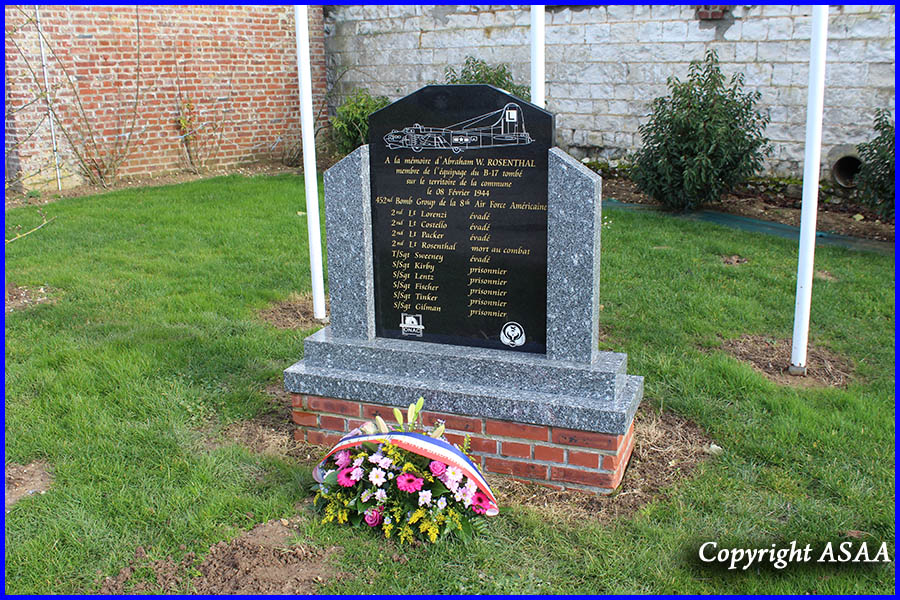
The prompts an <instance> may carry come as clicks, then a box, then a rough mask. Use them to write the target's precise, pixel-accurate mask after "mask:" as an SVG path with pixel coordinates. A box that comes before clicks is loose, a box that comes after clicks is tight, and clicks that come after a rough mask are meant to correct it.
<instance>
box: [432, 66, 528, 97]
mask: <svg viewBox="0 0 900 600" xmlns="http://www.w3.org/2000/svg"><path fill="white" fill-rule="evenodd" d="M444 80H445V81H446V82H447V83H452V84H460V83H485V84H487V85H492V86H494V87H498V88H500V89H501V90H506V91H507V92H509V93H510V94H512V95H513V96H518V97H519V98H522V99H523V100H531V90H530V89H529V87H528V86H527V85H518V84H516V83H515V82H514V81H513V77H512V73H510V72H509V65H507V64H505V63H500V64H499V65H497V66H496V67H492V66H490V65H489V64H487V62H485V61H483V60H481V59H480V58H475V57H474V56H467V57H466V60H465V62H464V63H463V66H462V68H461V69H460V70H459V73H457V72H456V69H454V68H453V67H447V70H446V71H444Z"/></svg>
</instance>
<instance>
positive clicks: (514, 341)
mask: <svg viewBox="0 0 900 600" xmlns="http://www.w3.org/2000/svg"><path fill="white" fill-rule="evenodd" d="M500 341H501V342H503V343H504V344H506V345H507V346H509V347H510V348H516V347H518V346H521V345H522V344H524V343H525V330H524V329H522V326H521V325H519V324H518V323H516V322H515V321H510V322H509V323H507V324H506V325H504V326H503V329H501V330H500Z"/></svg>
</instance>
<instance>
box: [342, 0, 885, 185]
mask: <svg viewBox="0 0 900 600" xmlns="http://www.w3.org/2000/svg"><path fill="white" fill-rule="evenodd" d="M713 9H715V10H713ZM811 10H812V9H811V7H810V6H795V5H791V6H788V5H782V6H769V5H766V6H761V5H756V6H727V7H719V6H716V7H702V6H656V5H653V6H650V5H619V6H617V5H596V6H556V7H554V6H548V7H547V8H546V15H545V21H546V58H547V62H546V76H547V88H546V95H547V109H548V110H550V111H552V112H554V113H556V114H557V136H558V143H559V144H560V145H561V146H562V147H563V148H564V149H566V150H568V151H569V152H570V153H571V154H573V155H575V156H576V157H578V158H581V157H583V156H592V157H601V158H619V157H622V156H624V155H625V154H626V153H628V152H633V151H634V150H636V149H637V148H639V147H640V144H641V139H640V135H639V133H638V126H639V125H640V124H641V123H643V122H645V117H646V115H647V114H648V112H649V103H650V101H651V100H652V99H653V98H655V97H657V96H660V95H663V94H665V93H666V80H667V78H668V77H670V76H677V77H680V78H684V77H685V76H686V74H687V69H688V65H689V63H690V61H691V60H699V59H701V58H702V57H703V55H704V54H705V52H706V50H708V49H710V48H714V49H715V50H716V51H717V52H718V54H719V58H720V61H721V62H722V65H723V70H724V71H725V72H726V73H728V74H732V73H737V72H741V73H743V74H744V75H745V78H746V79H745V83H746V86H745V89H747V90H758V91H759V92H760V93H761V94H762V99H761V106H762V108H764V109H765V110H768V111H769V114H770V116H771V123H770V125H769V127H768V130H767V132H766V134H767V136H768V137H769V138H770V139H771V140H772V142H773V146H774V152H773V154H772V156H771V157H770V159H769V161H768V165H767V168H768V172H769V173H770V174H775V175H782V176H799V175H800V174H801V173H802V165H801V163H802V159H803V145H804V137H805V124H806V98H807V79H808V73H809V43H810V42H809V40H810V28H811V21H812V17H811V14H812V13H811ZM829 14H830V16H829V28H828V34H829V41H828V55H827V60H828V67H827V70H826V93H825V115H824V131H823V143H824V148H823V153H822V156H823V165H824V166H826V167H827V166H830V165H828V164H827V160H828V158H827V157H828V152H829V150H831V149H832V148H834V147H836V146H839V145H842V144H856V143H859V142H861V141H865V140H868V139H871V138H872V137H874V135H875V133H874V130H873V128H872V117H873V115H874V110H875V109H876V108H887V109H891V110H893V109H894V46H895V43H894V36H895V30H894V7H893V6H869V5H840V6H832V7H831V9H830V13H829ZM720 16H721V18H717V17H720ZM529 23H530V13H529V7H528V6H527V5H521V6H503V5H458V6H372V5H366V6H359V5H355V6H348V5H343V6H330V7H328V8H327V11H326V18H325V32H326V35H325V47H326V56H327V60H328V78H329V83H330V84H331V85H333V86H334V92H335V97H334V98H332V99H331V102H332V104H333V105H332V108H333V107H334V104H335V103H339V102H340V99H341V98H342V97H343V96H344V95H346V94H348V93H349V92H351V91H352V90H353V89H354V88H356V87H366V88H369V90H370V91H371V92H372V93H375V94H384V95H387V96H389V97H390V98H391V99H392V100H395V99H397V98H399V97H401V96H404V95H406V94H409V93H411V92H413V91H414V90H416V89H418V88H419V87H421V86H423V85H426V84H428V83H431V82H438V83H442V82H443V81H444V71H445V69H446V68H447V66H456V67H458V66H460V65H461V64H462V63H463V61H464V59H465V57H466V56H468V55H474V56H476V57H479V58H482V59H484V60H486V61H488V62H489V63H500V62H503V63H507V64H509V65H510V67H511V70H512V72H513V75H514V76H515V79H516V81H517V82H518V83H522V84H528V83H529V73H530V71H529V69H530V67H529V60H530V46H529Z"/></svg>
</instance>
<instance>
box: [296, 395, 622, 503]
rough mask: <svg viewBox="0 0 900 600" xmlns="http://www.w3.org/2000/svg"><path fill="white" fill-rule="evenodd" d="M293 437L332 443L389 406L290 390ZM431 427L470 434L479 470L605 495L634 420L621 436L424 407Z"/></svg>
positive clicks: (387, 412)
mask: <svg viewBox="0 0 900 600" xmlns="http://www.w3.org/2000/svg"><path fill="white" fill-rule="evenodd" d="M291 397H292V400H293V418H294V423H296V424H297V429H296V430H295V431H294V438H295V439H296V440H297V441H305V442H308V443H310V444H320V445H323V446H332V445H334V444H335V443H336V442H337V441H338V440H340V438H341V436H342V435H343V434H345V433H346V432H348V431H350V430H351V429H353V428H355V427H357V426H359V425H360V424H362V423H363V422H365V421H367V420H372V419H374V418H375V415H381V417H382V418H383V419H384V420H385V421H387V422H388V423H390V422H392V421H393V420H394V416H393V407H391V406H382V405H378V404H369V403H364V402H357V401H353V400H339V399H337V398H322V397H320V396H308V395H305V394H291ZM422 419H423V421H424V422H425V424H426V425H429V426H430V425H433V424H434V423H435V421H437V420H438V419H441V420H443V421H444V425H445V427H446V430H445V431H446V437H447V439H448V440H450V441H451V442H453V443H455V444H459V443H462V441H463V437H464V436H465V435H466V434H469V435H470V439H471V446H470V454H471V455H472V458H473V459H474V460H475V461H479V460H480V466H481V468H482V470H483V471H487V472H489V473H500V474H503V475H510V476H512V477H513V478H514V479H520V480H526V481H533V482H537V483H540V484H543V485H546V486H549V487H552V488H555V489H567V488H568V489H582V490H589V491H593V492H600V493H603V494H608V493H610V492H612V491H613V490H614V489H615V488H616V487H617V486H618V485H619V483H620V482H621V481H622V475H623V474H624V473H625V467H626V466H627V465H628V459H629V458H631V451H632V450H633V449H634V424H633V423H632V424H631V426H630V427H629V428H628V433H626V434H625V435H611V434H607V433H596V432H592V431H579V430H574V429H563V428H560V427H547V426H542V425H526V424H523V423H514V422H511V421H498V420H495V419H489V418H483V417H470V416H461V415H453V414H445V413H436V412H428V411H425V412H423V413H422Z"/></svg>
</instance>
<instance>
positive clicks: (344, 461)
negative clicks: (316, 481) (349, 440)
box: [334, 450, 350, 469]
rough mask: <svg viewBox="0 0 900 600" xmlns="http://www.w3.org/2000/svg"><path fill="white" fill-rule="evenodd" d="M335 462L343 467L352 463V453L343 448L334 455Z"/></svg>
mask: <svg viewBox="0 0 900 600" xmlns="http://www.w3.org/2000/svg"><path fill="white" fill-rule="evenodd" d="M334 462H335V463H336V464H337V466H339V467H340V468H342V469H343V468H344V467H346V466H347V465H349V464H350V453H349V452H347V451H346V450H341V451H340V452H338V453H337V454H335V455H334Z"/></svg>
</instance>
